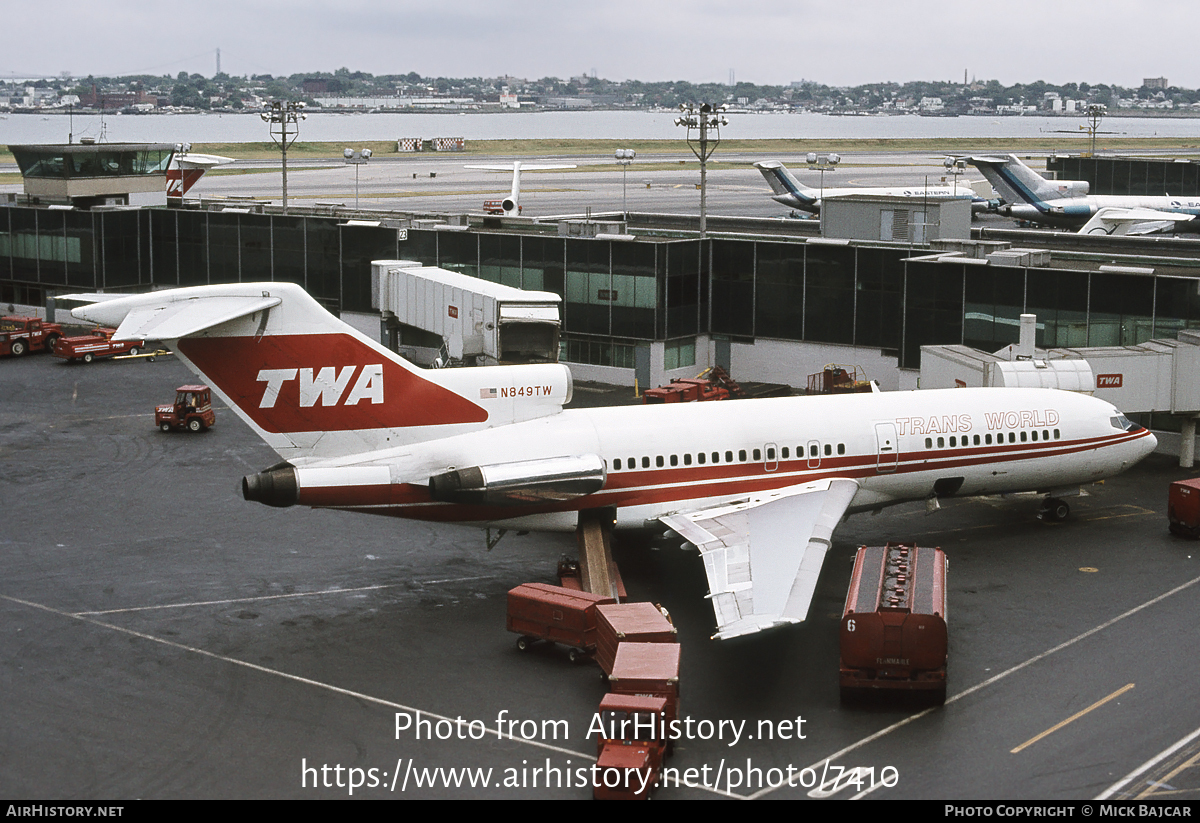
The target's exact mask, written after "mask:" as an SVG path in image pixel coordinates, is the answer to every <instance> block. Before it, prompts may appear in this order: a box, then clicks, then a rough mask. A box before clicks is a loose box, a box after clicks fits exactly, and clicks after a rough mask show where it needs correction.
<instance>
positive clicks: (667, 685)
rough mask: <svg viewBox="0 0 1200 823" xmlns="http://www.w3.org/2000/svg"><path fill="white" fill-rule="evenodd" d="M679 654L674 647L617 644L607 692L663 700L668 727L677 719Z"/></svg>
mask: <svg viewBox="0 0 1200 823" xmlns="http://www.w3.org/2000/svg"><path fill="white" fill-rule="evenodd" d="M679 651H680V646H679V644H678V643H630V642H628V641H626V642H623V643H621V644H620V645H619V646H618V647H617V655H616V659H615V660H614V661H613V665H612V671H611V672H610V673H609V675H608V688H609V690H610V691H611V692H612V693H613V694H636V695H642V696H645V697H661V698H664V699H665V700H666V705H665V706H664V708H663V712H664V714H663V715H662V717H663V718H664V719H665V720H666V721H667V723H670V722H671V721H672V720H675V719H677V718H678V717H679ZM668 745H669V741H668Z"/></svg>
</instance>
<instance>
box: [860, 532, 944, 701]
mask: <svg viewBox="0 0 1200 823" xmlns="http://www.w3.org/2000/svg"><path fill="white" fill-rule="evenodd" d="M946 566H947V563H946V556H945V554H943V553H942V551H941V550H940V549H936V548H918V547H917V546H916V545H914V544H912V543H888V544H887V545H886V546H870V547H868V546H863V547H862V548H860V549H859V550H858V555H857V556H856V557H855V560H854V572H853V574H852V575H851V578H850V590H849V591H848V592H847V594H846V607H845V610H844V611H843V614H842V623H841V633H840V634H841V672H840V673H841V690H842V697H843V699H847V698H851V697H854V696H856V695H860V694H863V693H865V692H870V691H871V690H906V691H921V692H926V693H928V694H929V695H930V696H931V697H932V698H933V699H934V700H935V701H937V702H943V701H945V699H946V653H947V633H946Z"/></svg>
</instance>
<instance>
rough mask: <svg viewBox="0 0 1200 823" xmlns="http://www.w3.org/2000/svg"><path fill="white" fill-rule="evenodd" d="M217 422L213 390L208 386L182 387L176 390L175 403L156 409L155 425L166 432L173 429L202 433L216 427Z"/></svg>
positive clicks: (156, 407)
mask: <svg viewBox="0 0 1200 823" xmlns="http://www.w3.org/2000/svg"><path fill="white" fill-rule="evenodd" d="M216 422H217V414H216V412H214V411H213V408H212V389H210V388H209V387H208V386H203V385H195V386H191V385H189V386H180V387H179V388H177V389H176V390H175V402H174V403H167V404H164V405H162V406H155V407H154V425H156V426H158V427H159V428H160V429H161V430H162V431H165V432H169V431H171V430H172V429H176V430H179V429H187V430H188V431H190V432H202V431H204V430H205V429H208V428H211V427H212V426H214V425H216Z"/></svg>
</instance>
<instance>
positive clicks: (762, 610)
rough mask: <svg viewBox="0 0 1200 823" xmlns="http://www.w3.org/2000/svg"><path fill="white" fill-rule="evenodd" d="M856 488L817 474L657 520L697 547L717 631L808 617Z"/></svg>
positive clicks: (724, 634) (730, 632)
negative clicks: (818, 477) (828, 553)
mask: <svg viewBox="0 0 1200 823" xmlns="http://www.w3.org/2000/svg"><path fill="white" fill-rule="evenodd" d="M857 491H858V484H857V483H856V482H854V481H853V480H847V479H840V478H835V479H832V480H818V481H815V482H812V483H805V484H803V485H799V486H792V487H789V488H786V489H781V490H779V491H775V492H770V493H767V494H761V495H756V496H754V497H751V498H749V499H748V500H745V501H743V502H740V503H735V504H730V505H726V506H719V507H713V508H709V509H704V510H701V511H697V512H688V513H684V514H675V515H669V516H666V517H663V518H661V522H662V523H663V524H664V525H666V526H667V527H668V528H670V529H672V530H673V531H675V532H677V533H678V534H679V535H680V536H682V537H683V538H684V539H685V540H687V541H688V542H689V543H692V544H693V545H695V546H696V547H697V548H698V549H699V550H700V554H701V556H702V557H703V559H704V570H705V573H706V574H707V576H708V585H709V595H708V597H709V599H710V600H711V601H712V604H713V612H714V613H715V615H716V620H717V633H716V634H715V635H714V637H716V638H719V639H728V638H731V637H737V636H739V635H743V634H751V633H753V632H758V631H762V630H763V629H768V628H771V627H773V626H780V625H784V624H788V623H799V622H801V621H803V620H804V619H805V617H807V615H808V608H809V605H810V603H811V602H812V597H813V593H814V592H815V591H816V587H817V580H818V578H819V577H820V574H821V565H822V564H823V562H824V560H825V552H826V551H828V549H829V545H830V541H831V539H832V536H833V530H834V528H835V527H836V526H837V524H838V522H839V521H840V520H841V518H842V515H843V514H845V512H846V509H847V508H848V507H849V506H850V501H851V500H852V499H853V498H854V495H855V493H856V492H857Z"/></svg>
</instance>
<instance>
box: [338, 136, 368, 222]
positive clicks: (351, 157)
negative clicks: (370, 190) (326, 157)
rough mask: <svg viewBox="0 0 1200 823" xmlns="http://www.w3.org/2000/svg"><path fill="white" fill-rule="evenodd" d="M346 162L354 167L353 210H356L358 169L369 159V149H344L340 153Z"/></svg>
mask: <svg viewBox="0 0 1200 823" xmlns="http://www.w3.org/2000/svg"><path fill="white" fill-rule="evenodd" d="M342 157H344V158H345V159H346V162H347V163H349V164H351V165H353V166H354V208H355V209H357V208H358V167H359V166H361V165H362V164H363V163H366V162H367V161H368V160H370V159H371V150H370V149H346V150H345V151H343V152H342Z"/></svg>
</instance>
